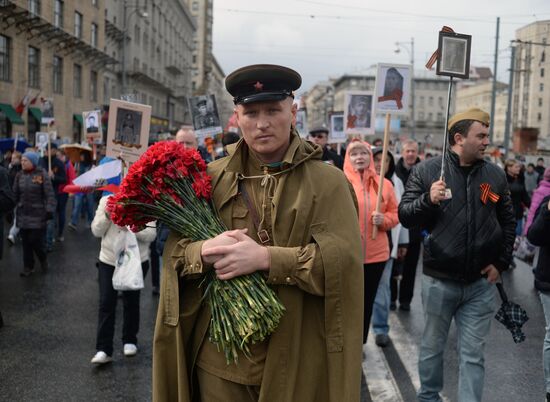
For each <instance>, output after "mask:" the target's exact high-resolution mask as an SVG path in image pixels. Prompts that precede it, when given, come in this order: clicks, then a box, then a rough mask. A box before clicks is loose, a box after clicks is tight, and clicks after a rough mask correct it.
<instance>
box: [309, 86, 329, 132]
mask: <svg viewBox="0 0 550 402" xmlns="http://www.w3.org/2000/svg"><path fill="white" fill-rule="evenodd" d="M305 108H306V110H307V127H309V129H310V130H312V129H314V128H315V127H330V120H329V119H330V114H331V113H332V111H333V110H334V85H333V82H332V81H321V82H318V83H317V84H315V85H314V86H313V87H312V88H311V89H310V90H309V91H307V96H306V97H305Z"/></svg>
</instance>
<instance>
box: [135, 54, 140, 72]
mask: <svg viewBox="0 0 550 402" xmlns="http://www.w3.org/2000/svg"><path fill="white" fill-rule="evenodd" d="M134 71H135V72H137V71H139V59H138V58H137V57H134Z"/></svg>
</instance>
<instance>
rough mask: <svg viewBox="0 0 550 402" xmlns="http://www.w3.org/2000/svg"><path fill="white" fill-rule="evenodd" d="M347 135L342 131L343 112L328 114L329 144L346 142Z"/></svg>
mask: <svg viewBox="0 0 550 402" xmlns="http://www.w3.org/2000/svg"><path fill="white" fill-rule="evenodd" d="M346 139H347V136H346V132H345V131H344V113H343V112H338V113H333V114H331V115H330V133H329V136H328V142H329V143H331V144H337V143H344V142H346Z"/></svg>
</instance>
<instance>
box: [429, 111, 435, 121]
mask: <svg viewBox="0 0 550 402" xmlns="http://www.w3.org/2000/svg"><path fill="white" fill-rule="evenodd" d="M433 119H434V114H433V113H431V112H430V113H428V121H433Z"/></svg>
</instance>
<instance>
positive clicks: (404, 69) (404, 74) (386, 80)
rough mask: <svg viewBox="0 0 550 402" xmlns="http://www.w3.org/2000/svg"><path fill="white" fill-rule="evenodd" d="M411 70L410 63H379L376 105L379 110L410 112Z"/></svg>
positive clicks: (393, 112) (399, 112)
mask: <svg viewBox="0 0 550 402" xmlns="http://www.w3.org/2000/svg"><path fill="white" fill-rule="evenodd" d="M411 72H412V69H411V66H410V65H408V64H383V63H380V64H378V71H377V73H376V85H375V88H376V96H375V106H374V108H375V110H376V111H377V112H379V113H391V114H408V113H409V104H410V102H411Z"/></svg>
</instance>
